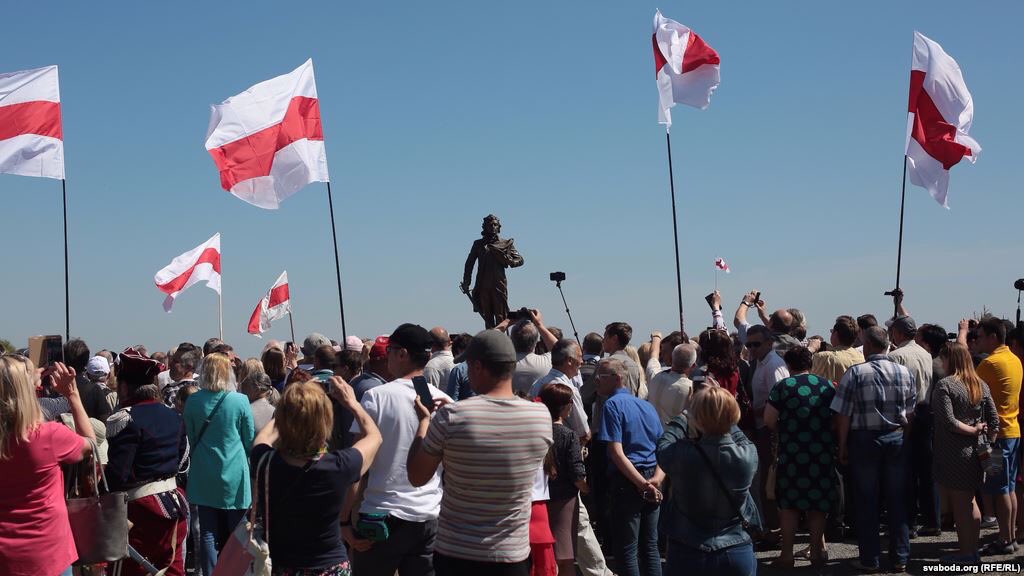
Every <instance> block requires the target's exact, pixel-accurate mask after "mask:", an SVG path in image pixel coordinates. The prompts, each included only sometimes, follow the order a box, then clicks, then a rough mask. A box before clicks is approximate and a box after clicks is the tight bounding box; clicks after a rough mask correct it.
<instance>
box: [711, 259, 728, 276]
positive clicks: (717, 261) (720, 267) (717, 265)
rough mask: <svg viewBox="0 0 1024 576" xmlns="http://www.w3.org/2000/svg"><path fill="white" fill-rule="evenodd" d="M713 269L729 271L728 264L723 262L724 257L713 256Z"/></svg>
mask: <svg viewBox="0 0 1024 576" xmlns="http://www.w3.org/2000/svg"><path fill="white" fill-rule="evenodd" d="M715 270H721V271H722V272H725V273H726V274H728V273H729V272H731V270H729V265H728V264H726V263H725V258H715Z"/></svg>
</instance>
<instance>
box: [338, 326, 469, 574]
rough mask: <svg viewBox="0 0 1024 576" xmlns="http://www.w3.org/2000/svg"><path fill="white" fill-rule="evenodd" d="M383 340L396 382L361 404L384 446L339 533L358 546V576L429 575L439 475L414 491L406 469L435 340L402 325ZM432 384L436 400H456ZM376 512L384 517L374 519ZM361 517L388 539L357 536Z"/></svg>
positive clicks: (349, 503) (351, 498) (348, 502)
mask: <svg viewBox="0 0 1024 576" xmlns="http://www.w3.org/2000/svg"><path fill="white" fill-rule="evenodd" d="M384 338H385V339H386V340H387V342H388V344H387V359H386V362H387V365H388V370H389V371H390V372H391V373H392V374H394V375H395V377H396V378H395V379H394V380H392V381H391V382H388V383H387V384H384V385H383V386H376V387H374V388H372V389H370V390H367V391H366V393H365V394H364V395H363V399H362V402H361V404H362V406H363V408H364V409H365V410H366V413H367V414H368V415H369V416H370V418H372V419H373V421H374V423H375V424H376V425H377V427H378V428H379V429H380V433H381V436H383V437H384V443H383V444H382V445H381V447H380V450H379V451H378V452H377V456H376V458H374V460H373V464H372V465H371V466H370V468H369V470H368V471H367V474H366V476H364V477H363V479H362V480H361V481H360V482H357V483H355V484H352V485H351V486H350V487H349V489H348V491H347V492H346V494H345V502H344V504H343V506H342V509H341V517H342V536H343V537H344V538H345V540H346V541H347V542H348V543H349V546H350V547H351V548H352V549H353V552H352V568H353V573H355V574H358V575H359V576H394V574H395V573H396V572H397V573H398V575H399V576H405V575H407V574H408V575H419V574H432V573H433V566H434V539H435V537H436V535H437V516H438V513H439V512H440V509H441V476H440V474H435V475H434V477H433V478H431V479H430V480H429V481H428V482H427V483H426V484H423V485H422V486H412V485H411V484H409V477H408V474H406V472H405V465H406V461H407V460H408V457H409V447H410V446H411V445H412V443H413V438H414V437H415V436H416V430H417V429H418V428H419V424H420V420H419V416H418V415H417V414H416V403H415V400H416V397H417V392H416V386H415V384H414V383H413V380H415V379H418V378H423V373H424V367H425V366H426V365H427V361H428V360H429V358H430V349H431V344H432V342H433V339H432V338H431V334H430V333H429V332H427V331H426V329H424V328H423V327H422V326H418V325H416V324H402V325H401V326H399V327H398V328H397V329H396V330H395V331H394V332H393V333H392V334H391V336H390V337H384ZM378 340H379V339H378ZM427 386H428V390H430V395H431V397H432V398H433V399H434V400H439V401H442V402H451V401H452V399H451V398H450V397H448V395H447V394H445V393H444V392H442V391H441V390H439V389H438V388H436V387H435V386H433V385H430V384H427ZM352 432H353V433H357V434H358V433H361V430H360V429H359V425H358V422H357V423H355V424H353V425H352ZM359 500H361V501H362V504H361V505H360V508H359V509H358V510H357V512H358V514H355V515H353V514H352V512H353V506H354V505H355V504H356V502H358V501H359ZM379 515H385V518H384V519H383V520H380V519H379V518H374V517H375V516H379ZM360 520H363V521H374V520H376V521H383V522H384V523H385V524H386V525H387V527H388V538H387V540H385V541H384V542H370V541H369V540H365V539H363V538H362V537H360V536H357V535H356V533H355V531H354V530H353V528H352V526H351V524H357V523H358V522H359V521H360ZM367 547H368V549H367Z"/></svg>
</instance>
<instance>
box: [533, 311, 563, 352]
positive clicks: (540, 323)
mask: <svg viewBox="0 0 1024 576" xmlns="http://www.w3.org/2000/svg"><path fill="white" fill-rule="evenodd" d="M530 320H531V321H532V322H533V324H534V325H535V326H537V331H538V332H540V339H541V341H542V342H544V345H545V346H547V348H548V350H551V349H552V348H554V347H555V343H556V342H558V338H555V335H554V334H552V333H551V331H550V330H548V329H547V326H544V316H543V315H542V314H541V313H540V310H530Z"/></svg>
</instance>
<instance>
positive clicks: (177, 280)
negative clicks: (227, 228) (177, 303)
mask: <svg viewBox="0 0 1024 576" xmlns="http://www.w3.org/2000/svg"><path fill="white" fill-rule="evenodd" d="M153 281H154V282H156V287H157V289H159V290H160V291H161V292H163V293H164V294H167V298H166V299H165V300H164V310H165V311H167V312H170V311H171V307H172V306H174V299H175V298H177V297H178V294H181V293H182V292H183V291H185V290H186V289H187V288H188V287H189V286H192V285H193V284H197V283H199V282H203V281H206V287H207V288H210V289H212V290H213V291H214V292H216V293H217V294H220V233H219V232H218V233H217V234H214V235H213V238H210V239H209V240H207V241H206V242H203V243H202V244H200V245H199V246H196V247H195V248H193V249H191V250H189V251H188V252H185V253H184V254H182V255H181V256H178V257H177V258H175V259H174V260H171V263H170V264H168V265H167V266H166V267H165V268H163V269H162V270H160V271H159V272H157V273H156V276H154V277H153Z"/></svg>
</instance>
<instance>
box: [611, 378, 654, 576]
mask: <svg viewBox="0 0 1024 576" xmlns="http://www.w3.org/2000/svg"><path fill="white" fill-rule="evenodd" d="M595 377H596V378H597V393H598V394H599V395H600V396H603V397H606V398H607V400H606V401H605V403H604V407H603V409H602V413H601V427H600V429H599V430H598V433H597V436H596V438H597V439H598V440H601V441H603V442H607V443H608V444H607V445H608V461H609V465H608V476H609V484H610V486H609V488H610V489H609V496H610V497H611V501H612V510H611V518H610V521H611V522H610V524H611V528H612V542H613V550H614V551H615V559H616V560H617V561H618V564H619V565H618V569H617V570H616V572H617V573H618V574H620V575H621V576H640V574H641V572H640V570H641V567H642V568H643V574H645V575H646V576H661V557H660V556H659V555H658V505H659V503H660V502H661V492H660V490H659V488H660V487H661V482H662V480H663V479H664V478H665V474H664V472H662V471H661V468H659V467H658V461H657V456H656V454H655V449H656V447H657V442H658V438H659V437H661V433H662V428H661V420H660V419H659V418H658V414H657V412H655V411H654V407H653V406H651V404H650V403H648V402H646V401H644V400H641V399H639V398H637V397H636V396H634V395H633V394H632V393H630V391H629V390H628V389H627V388H626V383H627V377H628V371H627V368H626V365H625V364H623V363H622V362H621V361H619V360H617V359H614V358H606V359H604V360H602V361H601V363H600V364H599V365H598V368H597V372H596V373H595Z"/></svg>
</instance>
